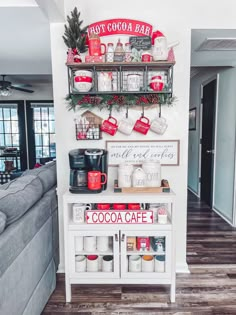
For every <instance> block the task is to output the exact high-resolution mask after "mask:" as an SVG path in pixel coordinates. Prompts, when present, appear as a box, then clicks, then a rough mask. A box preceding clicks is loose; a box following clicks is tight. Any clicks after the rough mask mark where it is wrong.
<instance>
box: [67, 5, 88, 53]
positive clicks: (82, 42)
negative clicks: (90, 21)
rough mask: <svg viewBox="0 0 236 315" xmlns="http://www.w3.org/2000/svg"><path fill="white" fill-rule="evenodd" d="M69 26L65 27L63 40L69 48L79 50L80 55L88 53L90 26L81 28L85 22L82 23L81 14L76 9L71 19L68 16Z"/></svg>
mask: <svg viewBox="0 0 236 315" xmlns="http://www.w3.org/2000/svg"><path fill="white" fill-rule="evenodd" d="M67 22H68V24H69V25H68V26H67V25H65V33H64V36H62V38H63V39H64V42H65V44H66V46H67V47H68V48H72V49H77V50H78V53H84V52H86V51H87V46H86V37H87V29H88V26H85V27H84V28H81V25H82V23H83V21H80V12H78V9H77V8H76V7H75V8H74V10H73V11H71V17H70V16H68V15H67Z"/></svg>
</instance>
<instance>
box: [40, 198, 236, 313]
mask: <svg viewBox="0 0 236 315" xmlns="http://www.w3.org/2000/svg"><path fill="white" fill-rule="evenodd" d="M235 249H236V229H233V228H231V227H230V226H229V225H228V224H227V223H225V222H224V221H223V219H221V218H220V217H219V216H218V215H216V214H215V213H214V212H212V211H211V210H210V209H209V207H208V206H206V205H204V203H202V202H199V201H198V199H197V198H196V197H195V196H194V195H192V194H189V200H188V237H187V261H188V263H189V269H190V271H191V273H190V274H178V275H177V289H176V303H174V304H170V303H169V286H153V285H148V286H138V287H137V286H135V285H123V286H121V285H103V286H99V285H94V286H91V285H83V286H78V285H75V286H73V289H72V296H73V297H72V303H71V304H66V303H65V297H64V294H65V292H64V285H65V284H64V275H63V274H59V275H58V282H57V288H56V290H55V292H54V294H53V295H52V297H51V299H50V300H49V302H48V304H47V306H46V307H45V310H44V312H43V313H42V315H75V314H80V315H118V314H119V315H129V314H136V315H144V314H148V315H154V314H155V315H156V314H158V315H161V314H176V315H177V314H178V315H180V314H181V315H190V314H198V315H205V314H218V315H224V314H236V299H235V297H236V253H235Z"/></svg>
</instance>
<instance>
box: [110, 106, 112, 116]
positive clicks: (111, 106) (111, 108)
mask: <svg viewBox="0 0 236 315" xmlns="http://www.w3.org/2000/svg"><path fill="white" fill-rule="evenodd" d="M111 113H112V106H111V105H110V107H109V118H111Z"/></svg>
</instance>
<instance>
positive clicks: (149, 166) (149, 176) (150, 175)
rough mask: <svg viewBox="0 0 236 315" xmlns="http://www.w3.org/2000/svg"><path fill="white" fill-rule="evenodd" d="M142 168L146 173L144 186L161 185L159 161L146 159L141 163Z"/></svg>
mask: <svg viewBox="0 0 236 315" xmlns="http://www.w3.org/2000/svg"><path fill="white" fill-rule="evenodd" d="M142 168H143V170H144V172H145V173H146V186H147V187H160V186H161V164H160V162H159V161H157V162H152V161H147V162H144V163H143V164H142Z"/></svg>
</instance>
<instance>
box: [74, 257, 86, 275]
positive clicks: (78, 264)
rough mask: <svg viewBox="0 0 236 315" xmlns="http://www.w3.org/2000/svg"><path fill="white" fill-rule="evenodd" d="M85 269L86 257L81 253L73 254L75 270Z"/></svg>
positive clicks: (82, 270)
mask: <svg viewBox="0 0 236 315" xmlns="http://www.w3.org/2000/svg"><path fill="white" fill-rule="evenodd" d="M85 271H86V257H85V256H82V255H78V256H75V272H85Z"/></svg>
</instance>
